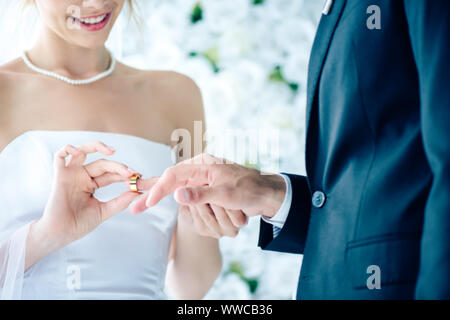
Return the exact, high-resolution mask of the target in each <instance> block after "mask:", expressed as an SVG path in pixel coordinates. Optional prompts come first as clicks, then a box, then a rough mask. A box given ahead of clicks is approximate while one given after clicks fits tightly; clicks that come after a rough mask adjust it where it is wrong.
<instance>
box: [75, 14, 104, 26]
mask: <svg viewBox="0 0 450 320" xmlns="http://www.w3.org/2000/svg"><path fill="white" fill-rule="evenodd" d="M106 16H107V14H104V15H103V16H100V17H97V18H88V19H78V20H79V21H81V22H82V23H84V24H96V23H100V22H102V21H103V20H105V18H106Z"/></svg>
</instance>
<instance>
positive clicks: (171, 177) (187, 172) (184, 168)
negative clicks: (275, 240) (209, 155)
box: [146, 162, 210, 207]
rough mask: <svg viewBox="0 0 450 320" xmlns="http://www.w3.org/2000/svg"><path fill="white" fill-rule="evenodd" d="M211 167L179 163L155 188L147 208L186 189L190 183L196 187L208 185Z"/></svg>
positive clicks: (165, 174) (163, 176) (167, 171)
mask: <svg viewBox="0 0 450 320" xmlns="http://www.w3.org/2000/svg"><path fill="white" fill-rule="evenodd" d="M209 170H210V167H209V166H203V165H198V164H192V163H189V162H186V163H179V164H177V165H176V166H174V167H171V168H169V169H167V170H166V171H164V174H163V175H162V176H161V177H160V179H159V180H158V182H157V183H156V184H155V185H154V186H153V188H152V190H151V193H150V195H149V197H148V199H147V203H146V204H147V207H153V206H154V205H156V204H157V203H158V202H159V201H161V199H163V198H164V197H166V196H168V195H169V194H171V193H173V192H174V191H175V190H176V189H177V188H179V187H184V186H186V185H187V184H188V183H192V184H195V185H205V184H208V176H209Z"/></svg>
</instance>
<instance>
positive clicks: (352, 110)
mask: <svg viewBox="0 0 450 320" xmlns="http://www.w3.org/2000/svg"><path fill="white" fill-rule="evenodd" d="M371 5H377V6H378V7H379V9H380V18H381V29H369V28H368V27H367V19H368V18H369V17H370V16H371V14H372V13H373V12H370V13H369V14H368V13H367V11H368V10H367V9H368V7H369V6H371ZM449 59H450V1H448V0H335V1H334V5H333V7H332V10H331V12H330V14H329V15H324V16H322V19H321V21H320V24H319V28H318V31H317V35H316V39H315V41H314V45H313V50H312V53H311V59H310V64H309V75H308V89H307V90H308V92H307V94H308V99H307V145H306V168H307V177H304V176H297V175H289V176H290V178H291V181H292V184H293V200H292V207H291V209H290V212H289V216H288V218H287V221H286V224H285V225H284V227H283V229H282V230H281V232H280V234H279V235H278V236H277V237H276V238H275V239H273V235H272V226H271V225H270V224H267V223H265V222H264V221H261V230H260V239H259V245H260V246H261V247H262V248H263V249H266V250H274V251H281V252H289V253H299V254H304V257H303V266H302V270H301V274H300V279H299V287H298V291H297V298H299V299H412V298H419V299H420V298H426V299H428V298H430V299H433V298H437V299H439V298H447V299H448V298H450V200H449V199H450V168H449V165H450V159H449V157H450V150H449V138H450V134H449V132H450V130H449V127H450V81H449V80H450V63H449ZM315 191H322V192H323V193H324V194H325V196H326V201H325V204H324V205H323V206H322V207H320V208H319V207H314V206H313V205H312V201H311V195H312V194H313V193H314V192H315ZM372 265H375V266H378V267H379V269H380V274H379V275H380V280H381V287H380V289H372V290H370V289H369V288H368V286H367V279H368V278H369V277H370V276H371V275H372V271H371V270H369V272H368V270H367V269H368V267H369V266H372Z"/></svg>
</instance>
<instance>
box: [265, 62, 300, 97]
mask: <svg viewBox="0 0 450 320" xmlns="http://www.w3.org/2000/svg"><path fill="white" fill-rule="evenodd" d="M269 81H272V82H280V83H284V84H286V85H287V86H289V88H290V89H291V90H292V91H293V92H294V93H296V92H297V91H298V88H299V85H298V83H295V82H289V81H287V80H286V78H285V77H284V74H283V70H282V69H281V67H280V66H276V67H275V68H274V69H273V71H272V72H271V73H270V74H269Z"/></svg>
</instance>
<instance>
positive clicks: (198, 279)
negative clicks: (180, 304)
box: [167, 207, 222, 299]
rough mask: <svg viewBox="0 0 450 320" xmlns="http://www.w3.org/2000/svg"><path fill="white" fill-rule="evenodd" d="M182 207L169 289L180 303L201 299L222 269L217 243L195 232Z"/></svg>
mask: <svg viewBox="0 0 450 320" xmlns="http://www.w3.org/2000/svg"><path fill="white" fill-rule="evenodd" d="M183 210H189V209H188V208H187V207H180V211H181V212H180V215H179V217H180V218H179V219H178V224H177V227H176V230H175V233H174V237H173V240H172V248H171V249H172V250H171V258H172V259H171V260H170V261H169V267H168V270H167V285H168V287H169V290H170V293H171V294H172V295H173V296H174V297H175V298H177V299H202V298H203V297H204V296H205V295H206V293H207V292H208V291H209V289H210V288H211V286H212V284H213V283H214V281H215V280H216V278H217V277H218V275H219V274H220V271H221V269H222V256H221V254H220V250H219V243H218V240H217V239H214V238H211V237H203V236H200V235H199V234H198V233H197V232H196V231H195V230H193V229H192V228H191V227H190V225H189V221H186V220H185V219H184V218H185V217H186V216H187V215H186V212H184V213H183Z"/></svg>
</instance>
